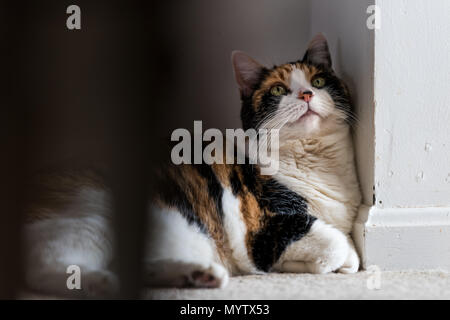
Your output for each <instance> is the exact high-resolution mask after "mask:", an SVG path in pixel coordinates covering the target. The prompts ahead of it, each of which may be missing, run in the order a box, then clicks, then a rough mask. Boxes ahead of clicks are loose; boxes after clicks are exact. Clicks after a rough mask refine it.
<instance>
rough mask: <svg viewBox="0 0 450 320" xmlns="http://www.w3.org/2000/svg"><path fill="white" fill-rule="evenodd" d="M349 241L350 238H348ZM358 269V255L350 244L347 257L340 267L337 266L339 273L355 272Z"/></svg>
mask: <svg viewBox="0 0 450 320" xmlns="http://www.w3.org/2000/svg"><path fill="white" fill-rule="evenodd" d="M350 241H351V240H350ZM358 270H359V256H358V253H356V250H355V248H354V247H353V245H351V246H350V250H349V252H348V255H347V259H346V260H345V263H344V264H343V265H342V267H340V268H339V270H338V272H339V273H356V272H358Z"/></svg>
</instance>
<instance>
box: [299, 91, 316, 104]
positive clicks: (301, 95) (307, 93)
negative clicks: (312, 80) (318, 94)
mask: <svg viewBox="0 0 450 320" xmlns="http://www.w3.org/2000/svg"><path fill="white" fill-rule="evenodd" d="M313 96H314V94H313V93H312V92H311V91H303V92H300V93H299V94H298V98H299V99H302V100H305V102H310V101H311V99H312V97H313Z"/></svg>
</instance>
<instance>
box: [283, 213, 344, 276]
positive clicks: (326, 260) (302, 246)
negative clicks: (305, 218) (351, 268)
mask: <svg viewBox="0 0 450 320" xmlns="http://www.w3.org/2000/svg"><path fill="white" fill-rule="evenodd" d="M350 249H351V246H350V244H349V242H348V241H347V237H346V236H345V235H344V234H343V233H342V232H341V231H339V230H338V229H336V228H334V227H332V226H330V225H327V224H325V223H323V222H322V221H320V220H317V221H316V222H315V223H314V224H313V226H312V227H311V230H310V232H309V233H308V234H307V235H306V236H305V237H304V238H302V239H300V240H299V241H296V242H294V243H292V244H291V245H290V246H289V247H288V248H287V250H286V252H285V253H283V255H282V257H281V258H280V260H279V261H278V263H277V264H276V265H275V270H277V271H281V272H293V273H314V274H323V273H330V272H334V271H337V270H339V269H340V268H341V267H343V266H344V265H345V263H346V262H347V260H348V259H347V258H348V257H349V251H350Z"/></svg>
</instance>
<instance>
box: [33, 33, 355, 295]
mask: <svg viewBox="0 0 450 320" xmlns="http://www.w3.org/2000/svg"><path fill="white" fill-rule="evenodd" d="M232 64H233V67H234V72H235V76H236V80H237V83H238V86H239V89H240V94H241V101H242V109H241V119H242V124H243V128H244V129H245V130H246V129H250V128H254V129H260V128H266V129H279V130H280V131H279V136H280V142H279V169H278V171H277V173H275V174H273V175H263V174H261V170H260V167H259V166H258V165H254V164H248V163H247V164H212V165H208V164H200V165H188V164H183V165H174V164H171V163H170V162H167V163H166V164H165V165H163V166H161V167H160V168H157V169H158V170H157V172H156V176H155V179H157V181H158V183H157V186H158V191H157V193H156V195H155V196H154V197H153V198H151V199H149V203H150V205H149V220H150V223H149V228H150V230H148V237H147V251H146V256H145V268H144V269H145V275H144V277H145V281H146V283H147V284H148V285H156V286H176V287H181V286H194V287H210V288H212V287H223V286H225V285H226V283H227V281H228V277H229V276H230V275H238V274H258V273H265V272H295V273H305V272H306V273H328V272H341V273H354V272H357V271H358V268H359V258H358V255H357V253H356V250H355V247H354V244H353V241H352V239H351V238H350V235H349V233H350V231H351V229H352V224H353V220H354V217H355V214H356V211H357V209H358V206H359V205H360V202H361V196H360V191H359V185H358V180H357V177H356V172H355V165H354V154H353V146H352V138H351V123H352V120H353V119H354V116H353V113H352V108H351V102H350V96H349V91H348V89H347V86H346V85H345V84H344V82H343V81H342V80H341V79H339V78H338V77H337V75H336V74H335V72H334V71H333V69H332V63H331V58H330V53H329V50H328V44H327V41H326V39H325V37H324V36H323V35H321V34H319V35H317V36H316V37H315V38H313V40H312V41H311V42H310V44H309V47H308V49H307V51H306V53H305V55H304V57H303V59H301V60H299V61H295V62H292V63H287V64H283V65H280V66H275V67H273V68H266V67H264V66H262V65H261V64H259V63H258V62H256V61H255V60H253V59H252V58H250V57H249V56H247V55H246V54H244V53H242V52H233V54H232ZM40 181H41V183H43V184H44V185H45V186H46V187H47V194H46V196H45V197H43V198H42V199H40V200H38V201H36V202H35V203H34V205H33V206H32V207H31V209H30V210H29V212H28V214H29V218H30V219H29V222H28V223H27V225H26V227H25V237H26V245H27V260H28V263H27V265H29V266H32V268H31V267H30V268H28V270H27V277H26V280H27V283H28V284H29V286H30V287H31V288H34V289H38V290H43V291H47V292H52V293H66V291H67V289H66V285H65V284H66V279H67V274H66V268H67V266H69V265H78V266H80V267H81V269H82V272H83V273H82V283H83V290H84V293H85V294H86V295H88V296H95V295H98V294H101V293H105V292H112V291H114V290H117V280H116V276H115V275H114V273H113V272H112V271H111V270H110V265H111V262H112V261H113V260H114V257H113V249H112V247H113V243H112V234H111V228H110V211H111V209H110V199H109V197H110V196H109V192H108V186H107V185H105V183H104V181H102V179H100V178H99V177H98V176H97V175H95V174H91V173H81V172H78V173H71V174H65V175H53V176H47V177H46V178H45V179H41V180H40Z"/></svg>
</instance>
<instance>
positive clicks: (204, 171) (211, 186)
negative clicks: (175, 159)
mask: <svg viewBox="0 0 450 320" xmlns="http://www.w3.org/2000/svg"><path fill="white" fill-rule="evenodd" d="M194 167H195V168H196V169H197V171H198V172H199V173H200V175H201V176H202V177H204V178H205V179H206V181H207V183H208V193H209V196H210V197H211V198H212V199H213V200H214V203H215V204H216V209H217V212H218V213H219V217H220V219H223V208H222V195H223V188H222V185H221V184H220V182H219V180H218V179H217V177H216V174H215V173H214V171H213V170H212V168H211V166H210V165H208V164H198V165H194Z"/></svg>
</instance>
